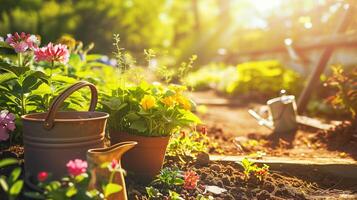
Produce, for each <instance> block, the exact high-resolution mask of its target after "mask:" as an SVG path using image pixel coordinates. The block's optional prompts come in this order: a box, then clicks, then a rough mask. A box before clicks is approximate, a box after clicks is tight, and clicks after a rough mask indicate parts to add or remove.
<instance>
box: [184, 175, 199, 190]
mask: <svg viewBox="0 0 357 200" xmlns="http://www.w3.org/2000/svg"><path fill="white" fill-rule="evenodd" d="M199 180H200V177H199V176H198V174H197V173H196V172H194V171H186V172H185V174H184V184H183V187H184V188H185V189H188V190H194V189H196V187H197V183H198V181H199Z"/></svg>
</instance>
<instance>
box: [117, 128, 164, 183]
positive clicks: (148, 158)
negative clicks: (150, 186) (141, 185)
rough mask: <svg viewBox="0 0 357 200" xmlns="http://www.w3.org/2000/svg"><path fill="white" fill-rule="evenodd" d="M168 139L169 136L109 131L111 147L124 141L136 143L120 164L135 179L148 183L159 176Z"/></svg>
mask: <svg viewBox="0 0 357 200" xmlns="http://www.w3.org/2000/svg"><path fill="white" fill-rule="evenodd" d="M169 139H170V136H166V137H146V136H140V135H131V134H128V133H123V132H115V131H110V142H111V144H112V145H113V144H116V143H119V142H125V141H136V142H138V144H137V145H136V146H135V148H133V149H132V150H130V151H128V152H127V153H126V154H125V155H124V156H123V159H122V164H123V168H124V169H125V170H127V171H128V172H129V173H132V174H133V175H134V178H135V179H137V180H139V181H143V182H147V181H150V180H152V179H153V178H154V177H155V176H156V175H158V174H159V172H160V170H161V168H162V165H163V163H164V158H165V153H166V147H167V145H168V143H169Z"/></svg>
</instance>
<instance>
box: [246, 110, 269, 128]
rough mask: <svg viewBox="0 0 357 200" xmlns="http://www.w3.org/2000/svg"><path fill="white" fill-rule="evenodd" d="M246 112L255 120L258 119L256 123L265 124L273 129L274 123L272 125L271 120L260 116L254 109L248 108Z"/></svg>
mask: <svg viewBox="0 0 357 200" xmlns="http://www.w3.org/2000/svg"><path fill="white" fill-rule="evenodd" d="M248 113H249V114H250V115H251V116H252V117H254V118H255V119H256V120H257V121H258V124H259V125H261V126H265V127H267V128H269V129H271V130H273V129H274V125H273V122H272V121H269V120H267V119H264V118H263V117H261V116H260V115H259V114H258V113H257V112H255V111H254V110H252V109H249V110H248Z"/></svg>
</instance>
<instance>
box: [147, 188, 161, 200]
mask: <svg viewBox="0 0 357 200" xmlns="http://www.w3.org/2000/svg"><path fill="white" fill-rule="evenodd" d="M146 193H147V194H148V197H149V198H160V197H162V196H163V195H162V194H161V193H160V191H159V190H158V189H156V188H154V187H152V186H150V187H146Z"/></svg>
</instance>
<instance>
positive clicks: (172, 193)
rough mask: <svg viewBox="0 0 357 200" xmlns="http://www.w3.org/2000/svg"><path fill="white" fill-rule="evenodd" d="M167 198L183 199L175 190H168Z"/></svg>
mask: <svg viewBox="0 0 357 200" xmlns="http://www.w3.org/2000/svg"><path fill="white" fill-rule="evenodd" d="M169 200H184V198H182V197H181V196H180V195H179V194H178V193H177V192H175V191H172V190H169Z"/></svg>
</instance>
